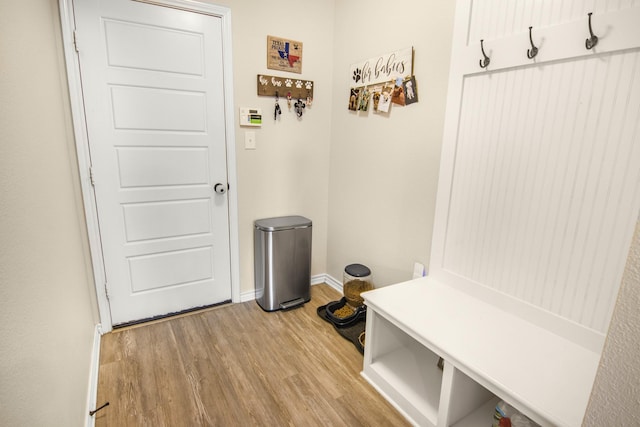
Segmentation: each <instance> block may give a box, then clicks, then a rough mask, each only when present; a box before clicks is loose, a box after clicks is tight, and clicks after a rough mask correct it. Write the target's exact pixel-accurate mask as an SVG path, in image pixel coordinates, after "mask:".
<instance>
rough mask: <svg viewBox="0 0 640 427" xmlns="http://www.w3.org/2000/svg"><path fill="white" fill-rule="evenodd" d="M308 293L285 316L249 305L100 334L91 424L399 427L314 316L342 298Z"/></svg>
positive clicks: (323, 289) (350, 355)
mask: <svg viewBox="0 0 640 427" xmlns="http://www.w3.org/2000/svg"><path fill="white" fill-rule="evenodd" d="M311 295H312V297H311V301H310V302H309V303H307V304H305V306H304V307H302V308H298V309H294V310H291V311H287V312H281V311H278V312H273V313H266V312H264V311H263V310H262V309H261V308H260V307H259V306H258V305H257V304H256V302H255V301H250V302H247V303H243V304H234V305H228V306H224V307H218V308H214V309H209V310H204V311H200V312H196V313H191V314H189V315H185V316H182V317H175V318H171V319H167V320H163V321H158V322H155V323H150V324H145V325H141V326H135V327H131V328H127V329H123V330H117V331H114V332H112V333H109V334H106V335H104V336H103V337H102V344H101V355H100V370H99V384H98V398H97V404H98V405H101V404H103V403H104V402H107V401H108V402H109V403H110V404H109V406H107V407H106V408H104V409H102V410H101V411H99V412H98V413H97V414H96V415H95V417H96V426H97V427H103V426H109V427H112V426H117V427H120V426H154V427H160V426H167V427H169V426H171V427H173V426H263V425H270V426H314V425H323V426H347V425H348V426H403V425H408V423H407V422H406V421H405V420H404V418H403V417H402V416H401V415H400V414H398V412H397V411H396V410H395V409H394V408H393V407H392V406H391V405H389V404H388V403H387V402H386V400H384V399H383V398H382V396H380V395H379V394H378V393H377V392H376V391H375V390H374V389H373V388H372V387H371V386H370V385H369V384H368V383H367V382H366V381H365V380H364V379H363V378H362V377H361V376H360V371H361V370H362V355H361V354H360V353H359V352H358V351H357V350H356V348H355V347H354V346H353V344H352V343H351V342H349V341H347V340H345V339H343V338H342V337H340V336H339V335H338V334H337V333H336V332H335V330H334V329H333V327H332V326H331V325H330V324H329V323H327V322H325V321H323V320H322V319H320V317H318V315H317V314H316V308H317V307H318V306H320V305H324V304H326V303H327V302H329V301H335V300H337V299H339V298H340V296H341V295H340V294H339V293H338V292H337V291H335V290H334V289H332V288H330V287H329V286H328V285H316V286H312V288H311Z"/></svg>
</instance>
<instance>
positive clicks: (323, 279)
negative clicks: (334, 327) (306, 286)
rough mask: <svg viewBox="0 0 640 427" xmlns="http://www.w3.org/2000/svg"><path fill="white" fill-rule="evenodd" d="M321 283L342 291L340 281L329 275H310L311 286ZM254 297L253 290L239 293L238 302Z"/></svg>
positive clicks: (250, 299)
mask: <svg viewBox="0 0 640 427" xmlns="http://www.w3.org/2000/svg"><path fill="white" fill-rule="evenodd" d="M321 283H326V284H327V285H329V286H331V287H332V288H334V289H335V290H337V291H338V292H340V293H342V282H340V281H339V280H336V279H334V278H333V277H331V276H330V275H328V274H316V275H315V276H311V286H313V285H319V284H321ZM254 299H256V293H255V291H253V290H251V291H245V292H242V293H240V302H247V301H253V300H254Z"/></svg>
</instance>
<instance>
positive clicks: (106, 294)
mask: <svg viewBox="0 0 640 427" xmlns="http://www.w3.org/2000/svg"><path fill="white" fill-rule="evenodd" d="M104 295H105V296H106V297H107V301H109V300H110V298H109V288H108V287H107V282H104Z"/></svg>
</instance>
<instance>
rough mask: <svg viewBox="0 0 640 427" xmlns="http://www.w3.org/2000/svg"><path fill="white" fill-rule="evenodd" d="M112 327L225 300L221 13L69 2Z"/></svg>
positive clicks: (96, 0)
mask: <svg viewBox="0 0 640 427" xmlns="http://www.w3.org/2000/svg"><path fill="white" fill-rule="evenodd" d="M74 10H75V13H76V23H77V31H78V38H79V40H82V43H81V44H80V52H79V59H80V67H81V72H82V84H83V95H84V99H85V108H86V120H87V130H88V136H89V147H90V151H91V161H92V170H93V175H94V178H95V197H96V205H97V208H98V218H99V223H100V234H101V240H102V250H103V257H104V264H105V272H106V276H107V289H108V295H109V305H110V310H111V316H112V322H113V324H114V325H117V324H121V323H127V322H130V321H135V320H139V319H145V318H149V317H155V316H159V315H164V314H168V313H172V312H177V311H181V310H185V309H190V308H194V307H199V306H205V305H209V304H214V303H219V302H222V301H227V300H229V299H230V298H231V278H230V276H231V274H230V252H229V217H228V200H227V195H226V194H224V195H220V194H217V193H215V191H214V190H213V185H215V183H217V182H222V183H226V182H227V165H226V140H225V137H226V132H225V110H224V75H223V64H222V28H221V20H220V18H217V17H214V16H210V15H204V14H197V13H191V12H187V11H182V10H176V9H171V8H165V7H161V6H156V5H150V4H145V3H138V2H133V1H130V0H108V1H107V0H78V1H76V2H75V4H74Z"/></svg>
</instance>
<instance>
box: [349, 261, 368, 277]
mask: <svg viewBox="0 0 640 427" xmlns="http://www.w3.org/2000/svg"><path fill="white" fill-rule="evenodd" d="M344 271H345V272H346V273H347V274H348V275H349V276H353V277H365V276H369V275H371V270H369V267H367V266H366V265H362V264H349V265H347V266H346V267H345V268H344Z"/></svg>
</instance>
